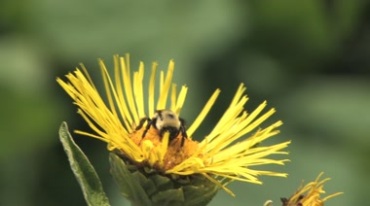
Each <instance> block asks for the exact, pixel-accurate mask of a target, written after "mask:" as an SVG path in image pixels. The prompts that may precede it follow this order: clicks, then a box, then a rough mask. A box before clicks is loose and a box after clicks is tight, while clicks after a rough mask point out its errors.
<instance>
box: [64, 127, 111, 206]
mask: <svg viewBox="0 0 370 206" xmlns="http://www.w3.org/2000/svg"><path fill="white" fill-rule="evenodd" d="M59 139H60V141H61V142H62V145H63V148H64V151H65V152H66V154H67V156H68V160H69V163H70V165H71V169H72V171H73V173H74V175H75V176H76V178H77V181H78V183H79V184H80V187H81V189H82V192H83V195H84V197H85V200H86V202H87V204H88V205H89V206H109V205H110V204H109V201H108V198H107V196H106V194H105V192H104V190H103V186H102V184H101V182H100V179H99V177H98V175H97V173H96V171H95V169H94V167H93V166H92V165H91V163H90V161H89V159H88V158H87V157H86V155H85V154H84V153H83V151H82V150H81V149H80V148H79V147H78V146H77V144H76V143H75V142H74V141H73V139H72V136H71V134H70V133H69V132H68V127H67V123H66V122H63V123H62V125H61V126H60V128H59Z"/></svg>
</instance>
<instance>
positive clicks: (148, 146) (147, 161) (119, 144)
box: [57, 55, 290, 195]
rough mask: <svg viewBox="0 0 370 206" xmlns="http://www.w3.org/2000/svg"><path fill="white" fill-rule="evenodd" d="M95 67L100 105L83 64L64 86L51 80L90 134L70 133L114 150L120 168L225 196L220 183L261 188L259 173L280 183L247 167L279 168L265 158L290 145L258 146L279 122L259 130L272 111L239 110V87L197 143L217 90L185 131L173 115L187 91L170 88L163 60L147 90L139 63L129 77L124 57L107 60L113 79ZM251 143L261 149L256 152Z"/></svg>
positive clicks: (242, 88)
mask: <svg viewBox="0 0 370 206" xmlns="http://www.w3.org/2000/svg"><path fill="white" fill-rule="evenodd" d="M99 65H100V68H101V72H102V76H103V82H104V87H105V93H106V99H107V101H106V102H105V101H104V100H103V97H102V96H101V95H100V93H99V92H98V89H97V88H96V87H95V85H94V83H93V81H92V79H91V78H90V76H89V74H88V72H87V69H86V68H85V67H84V66H83V65H81V67H80V68H77V69H76V70H75V71H74V72H73V73H69V74H67V75H66V77H67V81H64V80H62V79H60V78H58V79H57V82H58V83H59V84H60V85H61V86H62V88H63V89H64V90H65V91H66V92H67V93H68V94H69V96H71V98H72V99H73V100H74V103H75V104H76V105H77V107H78V113H79V114H80V115H81V116H82V117H83V119H84V120H85V121H86V122H87V123H88V125H89V126H90V127H91V129H92V130H93V131H94V133H89V132H84V131H79V130H77V131H75V132H76V133H77V134H81V135H85V136H89V137H93V138H96V139H99V140H101V141H104V142H106V143H107V145H108V150H109V151H119V153H120V154H121V155H122V156H123V157H124V158H123V159H124V161H125V162H126V163H127V164H130V165H133V166H134V167H137V168H139V167H145V168H147V169H150V170H151V171H156V172H159V173H160V174H162V175H164V176H169V177H179V178H181V177H192V176H193V175H195V176H197V177H201V178H203V179H206V180H207V181H209V182H210V183H212V185H214V186H216V188H222V189H224V190H225V191H226V192H228V193H229V194H231V195H234V194H233V193H232V191H231V190H229V189H228V188H227V187H226V185H227V184H228V183H229V182H231V181H234V180H238V181H242V182H250V183H255V184H261V183H262V182H261V181H260V180H259V176H261V175H268V176H279V177H286V175H287V174H285V173H280V172H273V171H265V170H259V169H257V168H255V167H258V166H260V165H268V164H278V165H283V164H284V163H285V162H286V161H288V160H287V159H273V158H271V157H270V156H271V155H275V154H287V152H285V151H283V149H284V148H286V147H287V146H288V144H289V143H290V141H286V142H282V143H279V144H274V145H269V146H264V144H263V142H264V140H266V139H268V138H270V137H272V136H274V135H276V134H278V133H279V130H278V127H280V126H281V125H282V122H281V121H276V122H275V123H273V124H271V125H269V126H267V127H266V128H259V126H260V124H261V123H262V122H264V121H265V120H266V119H268V118H269V117H270V116H271V115H272V114H273V113H274V112H275V110H274V109H270V110H268V111H266V112H262V111H263V109H264V108H265V107H266V102H263V103H262V104H260V105H259V106H258V107H257V108H256V109H255V110H254V111H252V112H249V113H248V112H247V111H246V110H245V108H244V105H245V104H246V102H247V100H248V98H247V96H246V95H245V90H246V88H245V86H244V85H243V84H240V86H239V88H238V89H237V91H236V93H235V95H234V98H233V99H232V101H231V103H230V106H229V107H228V108H227V109H226V111H225V113H224V114H223V115H222V117H221V118H220V120H219V121H218V122H217V124H216V125H215V127H214V128H213V129H211V130H210V132H209V133H208V135H206V136H205V137H204V139H203V140H202V141H201V142H197V141H194V140H193V139H192V137H193V136H194V134H195V131H196V130H197V129H198V127H199V126H200V125H201V123H202V121H203V120H204V118H205V117H206V115H207V114H208V112H209V111H210V110H211V107H212V105H213V104H214V103H215V101H216V99H217V97H218V96H219V94H220V90H219V89H216V90H215V92H214V93H213V94H212V95H211V97H210V98H209V99H208V101H207V103H206V104H205V106H204V107H203V109H202V110H201V111H200V113H199V114H198V116H197V117H196V118H195V120H194V122H192V123H191V124H189V125H188V124H185V120H184V119H182V117H181V110H182V108H183V106H184V103H185V99H186V95H187V91H188V88H187V87H186V86H182V87H181V89H180V90H179V91H178V90H177V85H176V84H174V83H172V77H173V72H174V62H173V61H170V63H169V65H168V70H167V72H163V71H160V72H159V82H157V80H158V79H157V66H158V65H157V64H156V63H153V64H152V68H151V74H150V76H149V82H148V88H147V89H144V87H143V85H145V84H144V83H143V81H144V73H145V72H144V64H143V63H142V62H141V63H140V65H139V68H138V70H137V71H134V72H133V73H132V71H131V69H130V62H129V57H128V55H127V56H126V57H120V56H114V75H113V77H111V76H110V75H109V73H108V69H107V68H106V66H105V64H104V62H103V61H102V60H99ZM81 70H82V71H81ZM131 73H132V74H131ZM156 95H158V96H156ZM167 103H169V104H167ZM245 137H247V138H245ZM258 143H261V144H259V146H258V147H256V146H255V145H257V144H258ZM145 171H148V170H145ZM172 180H174V179H172ZM172 180H171V181H172ZM177 187H180V186H177Z"/></svg>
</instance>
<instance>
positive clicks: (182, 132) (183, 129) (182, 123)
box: [180, 118, 188, 147]
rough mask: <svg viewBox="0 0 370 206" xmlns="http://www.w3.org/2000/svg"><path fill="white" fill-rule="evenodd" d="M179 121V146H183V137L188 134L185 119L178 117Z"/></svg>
mask: <svg viewBox="0 0 370 206" xmlns="http://www.w3.org/2000/svg"><path fill="white" fill-rule="evenodd" d="M180 122H181V127H180V131H181V136H182V137H181V147H183V146H184V143H185V139H186V138H187V137H188V135H187V134H186V128H185V121H184V120H183V119H181V118H180Z"/></svg>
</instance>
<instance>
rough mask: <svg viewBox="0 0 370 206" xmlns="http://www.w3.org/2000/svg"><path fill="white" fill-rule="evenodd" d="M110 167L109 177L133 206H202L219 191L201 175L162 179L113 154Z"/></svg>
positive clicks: (160, 174)
mask: <svg viewBox="0 0 370 206" xmlns="http://www.w3.org/2000/svg"><path fill="white" fill-rule="evenodd" d="M110 163H111V173H112V175H113V178H114V179H115V181H116V182H117V184H118V186H119V188H120V190H121V193H122V194H123V195H124V196H125V197H127V198H128V199H129V200H130V201H131V202H132V205H134V206H138V205H140V206H141V205H145V206H146V205H148V206H177V205H179V206H180V205H184V206H203V205H207V204H208V203H209V202H210V201H211V200H212V198H213V197H214V196H215V195H216V193H217V191H218V187H217V185H215V184H214V183H212V182H210V181H209V180H208V179H206V178H205V177H204V176H202V175H190V176H185V177H183V176H175V175H172V176H169V175H165V174H162V173H160V172H158V171H155V170H154V169H151V168H148V167H144V166H136V165H134V164H131V163H130V161H129V160H127V159H126V158H124V157H122V156H121V155H117V154H115V153H113V152H112V153H111V154H110Z"/></svg>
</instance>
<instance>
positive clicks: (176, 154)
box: [130, 127, 198, 172]
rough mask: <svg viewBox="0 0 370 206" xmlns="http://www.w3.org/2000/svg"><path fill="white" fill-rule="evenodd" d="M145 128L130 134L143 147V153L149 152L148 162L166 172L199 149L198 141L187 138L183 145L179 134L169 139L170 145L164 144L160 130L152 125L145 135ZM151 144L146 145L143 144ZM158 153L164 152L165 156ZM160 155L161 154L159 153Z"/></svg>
mask: <svg viewBox="0 0 370 206" xmlns="http://www.w3.org/2000/svg"><path fill="white" fill-rule="evenodd" d="M144 130H145V128H141V129H139V130H136V131H134V132H133V133H131V134H130V138H131V139H132V140H133V141H134V142H135V144H137V145H138V146H139V147H140V148H146V149H143V150H145V151H143V153H145V154H147V163H148V164H149V165H150V166H153V167H154V168H156V169H158V170H159V171H162V172H165V171H167V170H169V169H172V168H173V167H175V166H176V165H178V164H180V163H182V162H183V161H184V160H185V159H187V158H189V157H190V156H191V155H193V154H194V153H195V152H196V151H197V149H198V142H197V141H193V140H191V139H189V138H186V139H185V141H184V145H183V146H181V140H182V138H183V137H182V136H181V133H180V134H178V135H177V136H176V137H175V138H173V139H172V140H169V142H168V145H167V146H165V145H163V144H164V142H163V141H162V140H163V137H164V135H163V136H161V135H160V133H159V131H158V130H157V129H155V128H153V127H150V128H149V130H148V131H147V133H146V134H145V136H144V137H143V132H144ZM144 144H145V145H150V146H149V149H148V147H145V146H143V145H144ZM157 154H164V156H163V158H160V157H157V156H158V155H157ZM159 156H160V155H159Z"/></svg>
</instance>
